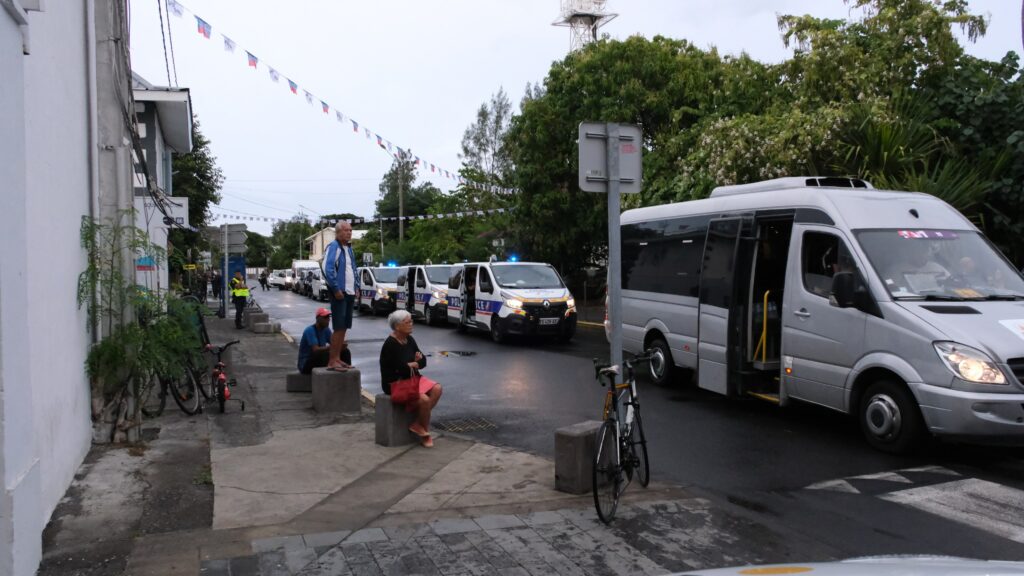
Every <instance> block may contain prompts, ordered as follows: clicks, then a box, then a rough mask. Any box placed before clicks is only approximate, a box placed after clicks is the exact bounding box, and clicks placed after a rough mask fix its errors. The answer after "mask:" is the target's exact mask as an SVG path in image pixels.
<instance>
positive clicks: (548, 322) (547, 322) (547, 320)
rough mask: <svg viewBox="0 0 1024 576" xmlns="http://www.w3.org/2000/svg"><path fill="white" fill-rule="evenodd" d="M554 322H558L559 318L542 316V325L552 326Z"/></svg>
mask: <svg viewBox="0 0 1024 576" xmlns="http://www.w3.org/2000/svg"><path fill="white" fill-rule="evenodd" d="M554 324H558V318H541V319H540V325H541V326H552V325H554Z"/></svg>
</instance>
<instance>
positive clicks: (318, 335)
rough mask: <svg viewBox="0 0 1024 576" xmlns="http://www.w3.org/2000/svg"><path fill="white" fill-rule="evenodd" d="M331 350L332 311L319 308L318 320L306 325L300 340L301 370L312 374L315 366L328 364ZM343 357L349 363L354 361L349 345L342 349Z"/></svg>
mask: <svg viewBox="0 0 1024 576" xmlns="http://www.w3.org/2000/svg"><path fill="white" fill-rule="evenodd" d="M330 350H331V311H330V310H328V309H326V308H319V309H317V311H316V322H315V323H314V324H313V325H312V326H308V327H306V329H305V330H304V331H303V332H302V340H301V341H300V342H299V372H301V373H303V374H312V373H313V368H323V367H325V366H327V361H328V359H329V358H330ZM341 359H342V360H344V361H345V363H347V364H351V363H352V353H351V352H349V350H348V346H345V347H344V348H343V349H342V351H341Z"/></svg>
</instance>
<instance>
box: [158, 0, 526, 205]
mask: <svg viewBox="0 0 1024 576" xmlns="http://www.w3.org/2000/svg"><path fill="white" fill-rule="evenodd" d="M167 8H168V11H169V12H170V13H171V14H173V15H175V16H177V17H179V18H181V17H183V16H184V14H185V12H186V11H187V12H189V13H191V14H192V16H193V17H195V20H196V27H197V28H196V29H197V32H198V33H199V35H200V36H202V37H203V38H205V39H207V40H209V39H210V36H211V34H212V33H213V26H212V25H211V24H210V23H209V22H207V21H206V20H203V19H202V18H200V17H199V15H198V14H196V13H195V12H192V11H191V10H189V9H188V8H186V7H185V6H184V5H182V3H181V2H179V1H178V0H167ZM221 36H222V37H223V39H224V50H225V51H227V52H231V53H235V48H236V47H237V46H238V44H237V43H236V42H235V41H234V40H231V39H230V38H228V37H227V36H226V35H224V34H221ZM244 51H245V54H246V65H247V66H249V67H251V68H254V69H258V68H259V66H260V59H259V58H257V57H256V56H255V55H254V54H253V53H252V52H249V51H248V50H244ZM262 65H263V66H264V67H265V68H267V70H268V71H269V77H270V79H271V80H272V81H273V82H275V83H277V82H278V79H279V78H280V72H278V71H277V70H276V69H274V68H271V67H270V66H269V65H268V64H267V63H266V61H264V62H263V64H262ZM285 79H286V80H288V89H289V90H290V91H291V93H292V94H298V93H299V84H298V83H297V82H295V81H293V80H292V79H290V78H287V77H285ZM303 92H304V94H305V97H306V103H307V104H309V105H312V104H313V103H314V99H315V100H319V101H320V105H321V109H322V111H323V113H324V114H328V113H329V110H330V109H331V108H334V110H335V112H336V115H337V119H338V121H339V122H342V121H343V119H345V118H347V119H348V120H349V121H350V122H351V123H352V132H354V133H356V134H358V133H359V128H360V123H359V122H357V121H356V120H355V119H354V118H352V116H350V115H347V114H343V113H342V112H341V111H340V110H339V109H338V108H337V107H332V106H330V105H329V104H328V103H327V102H326V101H324V100H320V98H316V97H315V95H314V94H313V93H312V92H310V91H309V90H305V89H304V90H303ZM363 130H364V134H365V135H366V139H367V140H370V141H371V142H372V141H373V137H372V136H371V134H372V135H376V136H377V145H378V146H380V147H381V148H382V149H384V150H387V151H388V152H389V153H391V154H392V155H393V156H394V157H395V158H396V159H399V160H401V159H403V158H407V153H408V150H409V148H408V147H398V146H393V144H392V142H391V141H390V140H388V139H387V138H384V137H382V136H380V135H379V134H377V133H376V132H372V131H371V130H370V129H369V128H367V127H366V126H365V125H364V126H363ZM394 148H398V150H399V153H397V154H396V153H394V152H393V149H394ZM413 165H414V166H416V167H418V168H420V169H421V170H424V171H426V169H427V166H428V165H429V166H430V173H431V174H436V175H438V176H442V177H444V178H446V179H449V180H452V181H455V182H458V183H459V184H460V185H463V186H467V187H470V188H475V189H479V190H487V191H490V192H492V193H496V194H512V193H515V192H516V190H515V189H513V188H505V187H501V186H496V185H493V184H485V183H481V182H474V181H469V180H466V179H465V178H463V177H462V176H460V175H459V174H458V172H456V171H451V170H446V169H444V168H443V167H442V166H438V165H436V164H433V163H429V162H428V161H427V160H426V159H422V161H421V158H420V157H418V156H417V157H416V161H415V162H414V164H413Z"/></svg>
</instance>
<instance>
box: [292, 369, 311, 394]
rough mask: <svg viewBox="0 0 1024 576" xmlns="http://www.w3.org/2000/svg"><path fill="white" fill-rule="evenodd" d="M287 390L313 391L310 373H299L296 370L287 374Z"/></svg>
mask: <svg viewBox="0 0 1024 576" xmlns="http://www.w3.org/2000/svg"><path fill="white" fill-rule="evenodd" d="M286 390H287V391H288V392H312V391H313V375H312V374H300V373H298V372H295V373H292V374H289V375H288V376H287V387H286Z"/></svg>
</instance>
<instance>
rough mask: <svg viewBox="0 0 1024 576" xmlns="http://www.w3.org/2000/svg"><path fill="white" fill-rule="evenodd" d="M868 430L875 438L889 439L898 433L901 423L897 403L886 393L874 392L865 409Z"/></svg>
mask: <svg viewBox="0 0 1024 576" xmlns="http://www.w3.org/2000/svg"><path fill="white" fill-rule="evenodd" d="M865 416H866V418H865V422H866V424H867V427H868V430H869V431H870V432H871V434H872V435H874V436H875V437H877V438H880V439H883V440H885V439H890V438H894V437H896V436H898V435H899V433H900V428H901V427H902V425H903V418H902V416H901V415H900V408H899V405H898V404H897V403H896V401H895V400H893V399H892V397H890V396H889V395H888V394H876V395H875V396H872V397H871V399H870V400H869V401H868V406H867V408H866V409H865Z"/></svg>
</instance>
